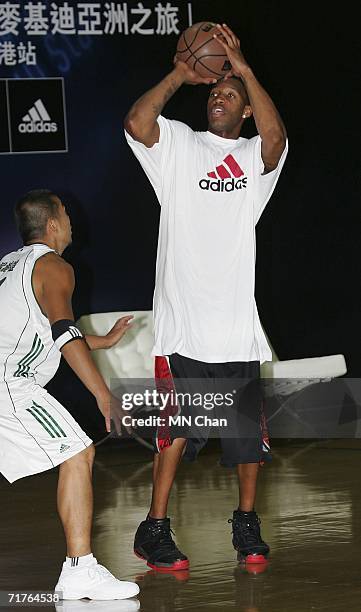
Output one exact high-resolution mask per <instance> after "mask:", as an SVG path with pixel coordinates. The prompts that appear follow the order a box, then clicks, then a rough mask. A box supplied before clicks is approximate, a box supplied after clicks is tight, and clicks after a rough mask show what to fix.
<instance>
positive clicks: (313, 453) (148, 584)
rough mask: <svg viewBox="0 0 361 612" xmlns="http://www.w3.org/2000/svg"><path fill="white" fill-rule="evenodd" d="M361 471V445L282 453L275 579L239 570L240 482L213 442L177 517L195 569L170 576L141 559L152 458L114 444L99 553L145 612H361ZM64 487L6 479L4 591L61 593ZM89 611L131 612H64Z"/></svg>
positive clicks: (274, 474) (183, 487) (274, 476)
mask: <svg viewBox="0 0 361 612" xmlns="http://www.w3.org/2000/svg"><path fill="white" fill-rule="evenodd" d="M360 465H361V444H360V443H359V442H358V441H343V440H339V441H323V442H318V443H311V442H303V441H298V443H297V444H296V443H295V441H293V442H286V441H282V442H278V443H274V446H273V461H272V463H271V464H269V465H267V466H266V467H264V468H262V470H261V477H260V484H259V494H258V501H257V510H258V513H259V514H260V516H261V518H262V533H263V537H264V539H265V540H266V541H267V542H268V543H269V544H270V546H271V553H272V554H271V557H270V560H269V563H268V566H267V567H264V566H259V567H257V568H255V569H254V570H249V571H247V570H246V569H245V568H244V567H240V566H238V565H237V562H236V556H235V552H234V550H233V548H232V545H231V534H230V525H229V524H228V523H227V519H228V518H229V517H230V516H231V514H232V510H233V509H234V508H235V507H236V503H237V480H236V477H235V474H234V473H233V472H232V471H231V470H226V469H224V468H221V467H219V466H218V452H217V448H216V444H215V442H214V441H212V444H210V445H209V446H208V447H207V449H206V450H205V451H204V452H203V454H202V455H201V456H200V458H199V460H198V461H197V463H195V464H192V465H190V464H186V463H185V464H183V465H181V467H180V469H179V473H178V478H177V483H176V486H175V487H174V491H173V496H172V501H171V506H170V516H171V517H172V526H173V529H174V531H175V533H176V539H177V542H178V543H179V546H180V548H181V549H182V550H183V551H184V552H185V553H186V554H187V555H188V556H189V557H190V560H191V569H190V571H189V572H175V573H173V574H159V573H155V572H153V571H151V570H149V571H148V570H147V567H146V566H145V564H144V563H143V562H142V561H140V560H139V559H137V558H136V557H135V556H134V555H133V553H132V541H133V534H134V531H135V529H136V527H137V525H138V523H139V522H140V521H141V520H142V519H143V518H144V516H145V514H146V512H147V507H148V501H149V496H150V491H151V483H150V481H151V453H150V452H149V451H148V450H147V449H143V448H142V447H140V446H138V445H134V446H133V445H129V446H128V447H126V448H124V447H123V448H121V447H120V446H119V445H118V446H117V445H116V444H115V443H114V442H113V441H112V442H111V443H105V444H103V445H101V446H100V447H98V449H97V458H96V465H95V470H94V484H95V519H94V553H95V554H96V556H97V558H98V560H99V561H100V562H101V563H103V564H104V565H106V566H108V567H109V569H111V570H112V571H113V572H114V573H115V574H116V575H118V576H119V577H122V578H128V579H132V580H134V579H135V580H136V581H137V582H138V583H139V585H140V587H141V594H140V596H139V601H140V609H141V611H143V612H168V611H169V612H170V611H172V612H173V611H175V612H176V611H183V610H189V611H193V612H198V611H199V612H203V611H207V612H208V611H212V610H222V612H228V611H231V610H232V611H234V610H237V612H307V611H318V610H325V611H326V610H327V611H328V612H333V611H335V612H344V611H346V610H347V611H348V612H360V610H361V559H360V545H361V529H360V526H361V488H360ZM56 481H57V472H56V470H52V471H50V472H47V473H44V474H42V475H38V476H34V477H31V478H28V479H25V480H21V481H19V482H18V483H15V484H14V485H12V486H10V485H9V484H8V483H7V482H6V481H5V480H4V479H2V478H1V479H0V495H1V510H0V513H1V521H0V542H1V554H0V590H6V589H18V590H41V589H43V590H44V589H46V590H48V589H50V588H51V587H52V586H53V585H54V584H55V582H56V579H57V577H58V574H59V571H60V566H61V563H62V560H63V557H64V541H63V534H62V529H61V526H60V524H59V521H58V518H57V514H56V505H55V490H56ZM259 570H262V571H259ZM86 606H88V607H89V610H90V609H91V608H92V609H93V610H99V612H100V611H101V610H107V611H108V612H112V611H113V610H114V611H115V610H118V611H119V612H131V611H132V608H131V607H128V608H127V607H124V606H123V605H122V603H119V602H116V603H115V604H112V603H110V604H108V603H104V604H102V603H97V604H95V605H94V603H93V604H89V603H87V602H80V604H79V603H78V602H74V603H72V602H67V603H66V604H65V605H64V607H63V608H60V607H59V610H61V609H63V610H64V612H68V611H74V612H75V611H77V610H82V609H84V610H86ZM134 606H135V607H134ZM1 609H2V610H5V609H9V610H10V609H11V608H4V607H3V608H1ZM35 609H39V610H40V609H42V610H44V609H46V608H44V607H43V608H32V610H35ZM47 609H50V608H47ZM53 609H54V608H53ZM133 610H136V604H135V603H134V602H133Z"/></svg>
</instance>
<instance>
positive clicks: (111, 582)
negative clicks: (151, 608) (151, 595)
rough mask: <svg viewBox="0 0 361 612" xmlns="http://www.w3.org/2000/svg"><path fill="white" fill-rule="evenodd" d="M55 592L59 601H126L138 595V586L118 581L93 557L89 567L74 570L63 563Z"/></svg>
mask: <svg viewBox="0 0 361 612" xmlns="http://www.w3.org/2000/svg"><path fill="white" fill-rule="evenodd" d="M55 591H58V592H59V594H60V597H61V599H82V598H83V597H88V598H89V599H103V600H109V599H127V598H128V597H135V595H138V593H139V586H138V585H137V584H136V583H135V582H124V581H122V580H118V579H117V578H115V576H113V574H111V573H110V572H109V571H108V570H107V569H106V568H105V567H103V566H102V565H100V564H99V563H98V562H97V560H96V559H95V557H94V558H93V559H92V562H91V563H90V564H89V565H85V566H81V567H76V568H74V567H69V566H68V565H67V563H66V562H65V561H64V563H63V569H62V570H61V574H60V576H59V580H58V583H57V585H56V587H55Z"/></svg>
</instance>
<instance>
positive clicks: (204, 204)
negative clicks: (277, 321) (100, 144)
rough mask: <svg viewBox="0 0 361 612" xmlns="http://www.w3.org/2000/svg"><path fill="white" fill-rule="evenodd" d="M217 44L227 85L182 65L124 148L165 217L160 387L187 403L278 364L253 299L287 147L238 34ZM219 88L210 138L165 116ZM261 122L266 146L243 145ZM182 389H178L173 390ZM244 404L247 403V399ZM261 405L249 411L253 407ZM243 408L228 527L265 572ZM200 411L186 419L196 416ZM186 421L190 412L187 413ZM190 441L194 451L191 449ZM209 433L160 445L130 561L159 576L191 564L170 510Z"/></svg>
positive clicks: (163, 438) (258, 439)
mask: <svg viewBox="0 0 361 612" xmlns="http://www.w3.org/2000/svg"><path fill="white" fill-rule="evenodd" d="M218 28H219V34H218V38H219V41H220V43H221V45H222V46H223V47H224V49H225V51H226V53H227V55H228V58H229V61H230V63H231V66H232V70H231V72H230V73H229V74H228V75H227V77H226V78H224V79H223V80H220V81H218V82H215V80H214V79H206V78H201V77H199V76H198V75H197V74H196V73H195V72H193V71H192V70H191V69H190V68H189V66H188V65H187V64H185V63H183V62H181V61H178V62H176V63H175V67H174V69H173V70H172V71H171V72H170V74H168V75H167V76H166V77H165V78H164V79H163V80H162V81H161V82H160V83H158V84H157V85H156V86H155V87H153V88H152V89H151V90H149V91H147V92H146V93H145V94H144V95H143V96H142V97H141V98H139V100H137V101H136V102H135V103H134V104H133V106H132V107H131V109H130V111H129V113H128V115H127V117H126V119H125V130H126V138H127V141H128V143H129V145H130V146H131V148H132V150H133V152H134V154H135V155H136V157H137V158H138V160H139V161H140V163H141V165H142V167H143V169H144V171H145V172H146V174H147V176H148V178H149V180H150V182H151V184H152V186H153V188H154V190H155V193H156V195H157V198H158V200H159V203H160V205H161V217H160V229H159V243H158V256H157V271H156V287H155V293H154V329H155V346H154V349H153V355H155V356H156V377H158V378H161V377H164V378H167V376H169V372H168V371H167V367H168V365H169V368H170V372H171V374H172V375H173V378H174V379H175V380H176V381H177V379H178V383H177V385H179V388H180V390H181V391H182V392H184V391H187V390H188V391H190V392H191V391H192V385H191V383H190V382H189V387H188V389H187V379H207V380H213V381H217V379H218V380H219V379H228V378H236V379H237V380H238V381H241V382H240V386H239V388H238V390H239V392H240V393H239V396H240V397H241V396H242V393H243V386H242V380H243V381H245V383H244V387H246V386H247V385H246V382H249V381H258V380H259V376H260V364H261V363H262V362H263V361H266V360H270V359H271V351H270V349H269V347H268V344H267V340H266V338H265V335H264V333H263V330H262V327H261V324H260V321H259V317H258V313H257V307H256V303H255V299H254V285H255V246H256V244H255V225H256V223H257V221H258V219H259V217H260V215H261V214H262V211H263V210H264V208H265V206H266V204H267V202H268V200H269V198H270V196H271V194H272V192H273V189H274V187H275V185H276V182H277V179H278V177H279V174H280V172H281V169H282V166H283V163H284V160H285V157H286V153H287V137H286V130H285V127H284V125H283V122H282V120H281V117H280V115H279V113H278V111H277V109H276V107H275V105H274V103H273V102H272V100H271V98H270V96H269V95H268V93H267V92H266V91H265V90H264V88H263V87H262V86H261V85H260V83H259V81H258V80H257V78H256V76H255V75H254V73H253V70H252V69H251V67H250V66H249V64H248V63H247V62H246V60H245V58H244V56H243V54H242V52H241V50H240V42H239V40H238V38H237V37H236V36H235V34H234V33H233V32H232V31H231V29H230V28H229V27H228V26H227V25H226V24H223V25H219V26H218ZM184 83H188V84H197V83H206V84H211V85H212V88H211V91H210V94H209V100H208V107H207V114H208V131H207V132H194V131H193V130H191V129H190V128H189V127H188V126H187V125H185V124H184V123H180V122H179V121H174V120H168V119H165V118H164V117H162V115H161V113H162V111H163V108H164V106H165V104H166V103H167V101H168V100H169V99H170V98H171V97H172V96H173V95H174V94H175V93H176V91H177V90H178V89H179V88H180V87H181V86H182V85H183V84H184ZM252 114H253V117H254V120H255V124H256V128H257V132H258V136H256V137H254V138H251V139H245V138H241V137H240V132H241V129H242V126H243V123H244V121H245V120H246V119H247V118H249V117H250V116H251V115H252ZM177 385H176V388H177ZM244 397H245V395H244ZM252 398H253V399H252ZM241 404H242V402H240V405H239V411H240V412H242V411H244V412H245V414H248V416H250V418H251V417H252V415H253V418H254V419H255V420H256V422H257V423H258V425H257V435H251V436H250V437H249V438H247V436H246V435H245V433H244V431H242V428H239V429H237V425H236V430H235V435H234V438H231V439H227V438H222V439H221V445H222V458H221V463H222V464H223V465H224V466H227V467H235V468H236V469H237V473H238V478H239V489H240V499H239V506H238V508H237V510H235V511H234V513H233V518H232V519H231V522H232V525H233V546H234V548H235V549H236V550H237V553H238V559H239V560H240V561H245V562H247V563H263V562H265V559H266V557H267V555H268V553H269V547H268V546H267V544H266V543H265V542H263V540H262V538H261V535H260V528H259V522H260V521H259V518H258V516H257V514H256V512H255V510H254V504H255V496H256V481H257V473H258V467H259V464H260V462H262V460H263V453H264V452H266V451H268V446H267V443H266V441H264V443H263V441H262V432H261V426H260V420H261V415H260V412H261V408H260V405H261V402H260V397H259V394H258V393H255V394H253V396H250V399H249V401H248V403H247V402H243V405H241ZM182 410H183V408H182ZM191 412H192V407H191V406H190V407H189V413H190V414H191ZM186 413H187V412H186ZM187 438H188V439H187ZM206 439H207V433H204V430H203V431H202V432H200V434H199V436H198V437H197V435H195V434H194V431H192V432H191V433H190V434H189V435H188V436H187V433H185V434H183V435H182V434H180V433H179V432H178V433H177V432H174V431H168V432H167V431H164V430H163V431H161V432H160V433H158V436H157V439H156V440H155V450H156V455H155V463H154V486H153V496H152V503H151V507H150V510H149V514H148V516H147V518H146V520H145V521H143V522H142V523H141V524H140V526H139V528H138V530H137V533H136V536H135V544H134V549H135V552H136V554H137V555H138V556H140V557H141V558H143V559H145V560H146V561H147V563H148V565H149V566H150V567H152V568H155V569H162V568H169V569H173V570H176V569H185V568H187V567H188V566H189V561H188V559H187V557H186V556H185V555H184V554H183V553H181V552H180V551H179V549H178V548H177V547H176V545H175V543H174V542H173V540H172V536H171V532H170V521H169V519H168V518H167V504H168V498H169V494H170V490H171V487H172V484H173V481H174V477H175V473H176V469H177V466H178V463H179V461H180V459H181V456H182V453H185V456H186V457H188V458H189V459H191V460H192V459H194V458H195V457H196V456H197V453H198V451H199V450H200V448H202V446H203V445H204V444H205V442H206Z"/></svg>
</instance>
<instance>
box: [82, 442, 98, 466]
mask: <svg viewBox="0 0 361 612" xmlns="http://www.w3.org/2000/svg"><path fill="white" fill-rule="evenodd" d="M83 452H84V456H85V457H86V460H87V461H88V463H89V465H93V461H94V457H95V446H94V444H90V446H87V448H86V449H85V450H84V451H83Z"/></svg>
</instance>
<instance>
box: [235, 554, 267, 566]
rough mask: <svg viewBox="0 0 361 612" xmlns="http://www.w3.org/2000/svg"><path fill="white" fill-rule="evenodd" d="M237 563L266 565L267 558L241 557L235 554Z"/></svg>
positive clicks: (262, 556) (261, 556) (260, 556)
mask: <svg viewBox="0 0 361 612" xmlns="http://www.w3.org/2000/svg"><path fill="white" fill-rule="evenodd" d="M237 561H239V562H240V563H249V564H252V563H267V561H268V560H267V557H266V556H265V555H242V554H241V553H240V552H239V553H238V554H237Z"/></svg>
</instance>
